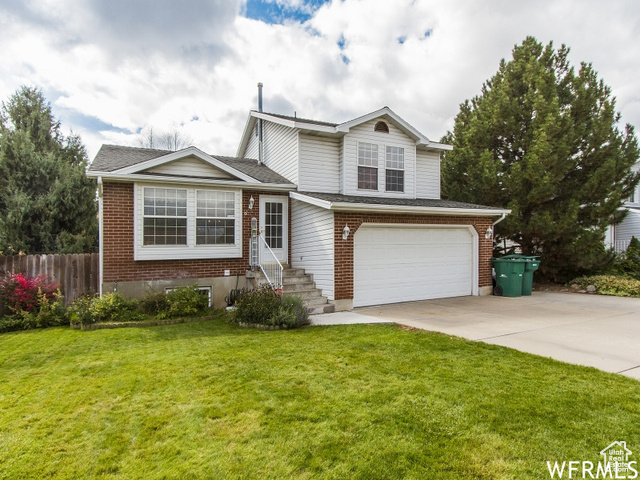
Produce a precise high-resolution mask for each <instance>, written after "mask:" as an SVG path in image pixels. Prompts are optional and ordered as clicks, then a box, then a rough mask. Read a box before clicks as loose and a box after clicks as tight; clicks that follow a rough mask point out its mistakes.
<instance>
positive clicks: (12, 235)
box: [0, 87, 98, 254]
mask: <svg viewBox="0 0 640 480" xmlns="http://www.w3.org/2000/svg"><path fill="white" fill-rule="evenodd" d="M86 165H87V153H86V150H85V148H84V146H83V145H82V143H81V141H80V138H79V137H78V136H77V135H71V136H69V137H64V136H63V135H62V134H61V132H60V123H59V122H58V121H56V120H55V119H54V117H53V114H52V113H51V106H50V104H49V103H47V101H46V99H45V98H44V95H43V94H42V92H41V91H40V90H39V89H37V88H28V87H22V88H21V89H19V90H18V91H17V92H16V93H15V94H14V95H13V96H12V97H11V98H10V100H9V102H8V103H6V104H5V103H4V102H3V104H2V110H1V111H0V252H4V253H5V254H10V253H14V252H20V251H22V252H24V253H29V254H32V253H82V252H90V251H95V250H96V246H97V231H98V224H97V217H96V214H97V206H96V200H95V181H94V180H91V179H88V178H87V177H86V175H85V168H86Z"/></svg>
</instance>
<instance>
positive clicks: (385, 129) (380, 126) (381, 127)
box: [373, 121, 389, 133]
mask: <svg viewBox="0 0 640 480" xmlns="http://www.w3.org/2000/svg"><path fill="white" fill-rule="evenodd" d="M373 131H374V132H382V133H389V125H387V124H386V123H384V122H383V121H380V122H378V123H376V126H375V127H373Z"/></svg>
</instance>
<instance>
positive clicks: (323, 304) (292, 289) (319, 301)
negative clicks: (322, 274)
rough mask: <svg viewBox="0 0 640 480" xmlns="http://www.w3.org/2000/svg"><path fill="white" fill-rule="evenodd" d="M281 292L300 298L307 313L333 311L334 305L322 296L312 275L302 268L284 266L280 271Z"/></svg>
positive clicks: (334, 309) (314, 313)
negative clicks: (307, 310)
mask: <svg viewBox="0 0 640 480" xmlns="http://www.w3.org/2000/svg"><path fill="white" fill-rule="evenodd" d="M282 293H285V294H288V295H297V296H298V297H300V298H302V301H303V302H304V305H305V307H307V308H308V309H309V315H316V314H318V313H333V312H335V311H336V307H335V305H334V304H333V303H331V302H329V300H328V299H327V297H323V296H322V290H320V289H319V288H316V282H314V281H313V275H311V274H309V273H306V272H305V271H304V268H291V267H287V266H285V267H284V270H283V271H282Z"/></svg>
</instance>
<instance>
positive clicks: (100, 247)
mask: <svg viewBox="0 0 640 480" xmlns="http://www.w3.org/2000/svg"><path fill="white" fill-rule="evenodd" d="M102 186H103V184H102V177H98V256H99V257H100V258H99V259H98V260H99V269H98V270H99V272H98V290H99V292H100V296H101V297H102V279H103V277H102V272H103V270H104V268H103V267H104V242H103V238H104V233H103V231H104V228H103V227H104V215H103V212H102V193H103V190H102Z"/></svg>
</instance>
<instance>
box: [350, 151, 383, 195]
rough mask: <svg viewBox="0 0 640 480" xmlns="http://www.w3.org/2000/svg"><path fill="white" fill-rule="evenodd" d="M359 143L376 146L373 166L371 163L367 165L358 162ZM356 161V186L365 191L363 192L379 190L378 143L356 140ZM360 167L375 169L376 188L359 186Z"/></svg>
mask: <svg viewBox="0 0 640 480" xmlns="http://www.w3.org/2000/svg"><path fill="white" fill-rule="evenodd" d="M360 145H368V146H375V147H376V150H375V151H376V164H375V166H373V165H367V164H360ZM356 149H357V150H356V163H357V169H356V187H357V188H358V190H361V191H365V192H379V191H380V155H379V150H380V145H379V144H378V143H370V142H357V145H356ZM360 167H362V168H367V169H372V170H375V171H376V188H363V187H360Z"/></svg>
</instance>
